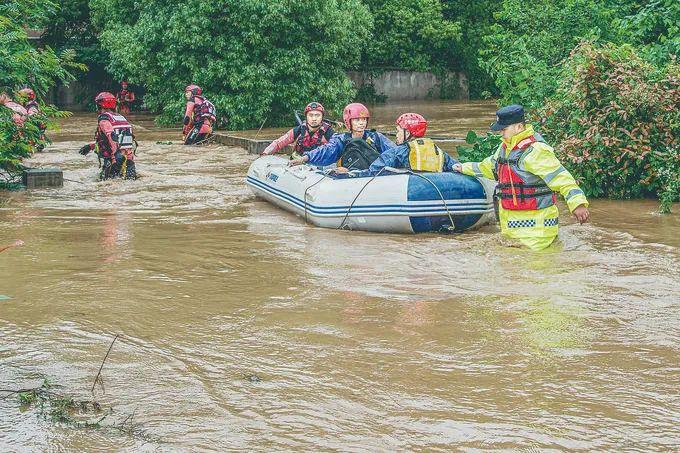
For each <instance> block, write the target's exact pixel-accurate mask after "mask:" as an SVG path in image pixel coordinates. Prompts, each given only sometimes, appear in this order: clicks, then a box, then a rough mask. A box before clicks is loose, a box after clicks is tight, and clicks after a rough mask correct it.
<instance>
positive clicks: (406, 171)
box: [305, 167, 456, 230]
mask: <svg viewBox="0 0 680 453" xmlns="http://www.w3.org/2000/svg"><path fill="white" fill-rule="evenodd" d="M385 170H387V171H389V172H391V173H398V174H411V175H414V176H417V177H419V178H422V179H424V180H425V181H427V182H428V183H430V184H431V185H432V187H434V189H435V190H436V191H437V193H438V194H439V198H441V200H442V203H444V209H446V215H448V217H449V221H450V222H451V230H455V229H456V224H455V223H454V221H453V216H452V215H451V211H450V210H449V205H448V204H447V203H446V200H445V199H444V194H442V192H441V190H439V187H437V185H436V184H435V183H433V182H432V181H431V180H429V179H428V178H426V177H425V176H423V175H421V174H418V173H415V172H414V171H413V170H409V169H406V168H393V167H383V168H381V169H380V171H379V172H378V173H377V174H376V175H375V176H373V177H372V178H371V179H370V180H369V181H368V182H367V183H366V184H364V187H362V188H361V190H360V191H359V193H357V196H356V197H354V200H352V203H351V204H350V205H349V209H348V210H347V213H346V214H345V217H344V218H343V219H342V222H341V223H340V226H339V227H338V229H339V230H343V229H346V228H345V227H346V226H348V225H346V224H345V222H346V221H347V218H348V217H349V213H350V211H351V210H352V207H354V203H356V201H357V199H358V198H359V195H361V193H362V192H363V191H364V189H365V188H366V187H367V186H368V185H369V184H370V183H371V182H373V180H374V179H375V178H377V177H378V176H380V173H382V172H383V171H385ZM306 199H307V196H306V192H305V208H306ZM306 220H307V211H306V209H305V221H306Z"/></svg>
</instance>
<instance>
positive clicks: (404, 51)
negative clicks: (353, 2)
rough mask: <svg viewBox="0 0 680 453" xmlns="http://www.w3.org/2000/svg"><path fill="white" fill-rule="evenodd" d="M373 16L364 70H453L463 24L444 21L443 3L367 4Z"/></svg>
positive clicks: (385, 0)
mask: <svg viewBox="0 0 680 453" xmlns="http://www.w3.org/2000/svg"><path fill="white" fill-rule="evenodd" d="M364 3H365V4H366V5H368V7H369V8H370V10H371V13H372V14H373V18H374V19H373V20H374V26H373V33H372V35H373V36H372V39H371V41H370V42H369V43H368V45H367V46H366V48H365V50H364V54H363V58H362V66H367V67H369V68H382V67H393V68H399V69H409V70H414V71H430V70H433V69H434V70H437V69H440V70H441V69H449V68H451V63H452V62H454V61H455V55H454V54H453V53H452V52H451V50H452V49H454V48H455V46H456V45H457V44H458V41H459V39H460V36H461V27H460V24H459V23H458V22H456V21H453V20H448V19H446V18H445V17H444V14H443V7H442V2H441V1H440V0H420V1H417V2H414V1H411V0H364Z"/></svg>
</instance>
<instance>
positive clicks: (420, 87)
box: [347, 70, 470, 101]
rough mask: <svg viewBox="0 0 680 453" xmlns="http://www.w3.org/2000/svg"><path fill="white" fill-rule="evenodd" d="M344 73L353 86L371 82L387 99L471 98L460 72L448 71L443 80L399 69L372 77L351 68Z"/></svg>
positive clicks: (429, 74)
mask: <svg viewBox="0 0 680 453" xmlns="http://www.w3.org/2000/svg"><path fill="white" fill-rule="evenodd" d="M347 75H348V76H349V78H350V79H351V80H352V82H354V86H355V87H356V88H360V87H361V86H363V85H365V84H370V83H372V84H373V86H374V87H375V91H376V94H379V95H380V94H384V95H386V96H387V100H388V101H401V100H414V99H441V98H442V97H446V98H450V99H469V98H470V93H469V90H468V81H467V77H465V74H463V73H462V72H458V73H456V72H451V73H448V74H447V76H446V78H445V80H441V79H440V78H439V77H437V76H436V75H434V74H432V73H431V72H415V71H398V70H394V71H384V72H382V73H379V74H378V75H376V76H375V77H374V76H372V75H371V73H370V72H358V71H350V72H348V73H347ZM442 83H443V86H442ZM442 94H444V96H442Z"/></svg>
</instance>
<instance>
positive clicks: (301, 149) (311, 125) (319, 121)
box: [262, 102, 335, 159]
mask: <svg viewBox="0 0 680 453" xmlns="http://www.w3.org/2000/svg"><path fill="white" fill-rule="evenodd" d="M324 113H325V110H324V108H323V105H321V103H319V102H310V103H309V104H307V106H306V107H305V121H303V122H302V124H300V125H299V126H297V127H294V128H293V129H291V130H289V131H288V132H286V133H285V134H283V135H282V136H281V137H279V138H277V139H276V140H274V141H273V142H271V144H270V145H269V146H267V147H266V148H265V149H264V151H262V155H263V156H267V155H269V154H276V153H278V152H279V151H281V150H282V149H283V148H285V147H286V146H288V145H290V144H291V143H295V145H294V146H293V155H292V156H291V157H292V159H299V158H300V157H302V154H303V153H306V152H308V151H312V150H314V149H316V148H318V147H319V146H321V145H324V144H326V143H328V141H329V140H330V139H331V137H333V135H334V134H335V131H333V127H332V126H331V123H330V122H328V121H326V120H324V118H323V116H324Z"/></svg>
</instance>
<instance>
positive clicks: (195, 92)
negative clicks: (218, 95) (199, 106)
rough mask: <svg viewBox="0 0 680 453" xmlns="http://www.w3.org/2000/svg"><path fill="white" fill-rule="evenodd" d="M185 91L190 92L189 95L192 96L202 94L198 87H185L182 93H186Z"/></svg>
mask: <svg viewBox="0 0 680 453" xmlns="http://www.w3.org/2000/svg"><path fill="white" fill-rule="evenodd" d="M187 91H191V94H193V95H194V96H197V95H200V94H201V93H203V90H202V89H201V87H199V86H198V85H187V87H186V88H185V89H184V92H185V93H186V92H187Z"/></svg>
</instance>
